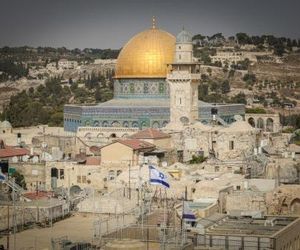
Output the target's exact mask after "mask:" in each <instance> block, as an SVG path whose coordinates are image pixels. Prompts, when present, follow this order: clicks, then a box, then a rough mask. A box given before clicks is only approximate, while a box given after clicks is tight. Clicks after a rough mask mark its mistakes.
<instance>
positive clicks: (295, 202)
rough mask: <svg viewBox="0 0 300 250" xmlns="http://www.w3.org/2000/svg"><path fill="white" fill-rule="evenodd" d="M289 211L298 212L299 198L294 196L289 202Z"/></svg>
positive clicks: (299, 206) (299, 212)
mask: <svg viewBox="0 0 300 250" xmlns="http://www.w3.org/2000/svg"><path fill="white" fill-rule="evenodd" d="M290 210H291V213H293V214H300V199H299V198H296V199H294V200H293V201H292V202H291V205H290Z"/></svg>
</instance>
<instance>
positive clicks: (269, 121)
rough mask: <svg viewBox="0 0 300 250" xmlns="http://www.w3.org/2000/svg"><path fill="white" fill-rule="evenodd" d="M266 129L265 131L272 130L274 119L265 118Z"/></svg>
mask: <svg viewBox="0 0 300 250" xmlns="http://www.w3.org/2000/svg"><path fill="white" fill-rule="evenodd" d="M266 131H267V132H273V131H274V120H273V119H272V118H267V120H266Z"/></svg>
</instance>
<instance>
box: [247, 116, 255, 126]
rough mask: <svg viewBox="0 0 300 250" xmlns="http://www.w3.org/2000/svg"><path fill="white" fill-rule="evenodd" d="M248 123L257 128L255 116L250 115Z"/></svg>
mask: <svg viewBox="0 0 300 250" xmlns="http://www.w3.org/2000/svg"><path fill="white" fill-rule="evenodd" d="M248 123H249V124H250V125H251V126H252V127H253V128H255V120H254V118H253V117H250V118H249V119H248Z"/></svg>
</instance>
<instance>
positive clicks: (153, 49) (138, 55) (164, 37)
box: [115, 23, 175, 78]
mask: <svg viewBox="0 0 300 250" xmlns="http://www.w3.org/2000/svg"><path fill="white" fill-rule="evenodd" d="M174 51H175V37H174V36H173V35H171V34H170V33H168V32H166V31H163V30H160V29H157V28H156V27H155V23H153V27H152V28H151V29H148V30H145V31H143V32H140V33H138V34H137V35H135V36H134V37H133V38H131V39H130V40H129V41H128V42H127V44H126V45H125V46H124V47H123V49H122V50H121V52H120V54H119V56H118V60H117V65H116V75H115V77H116V78H166V75H167V64H168V63H172V62H173V57H174Z"/></svg>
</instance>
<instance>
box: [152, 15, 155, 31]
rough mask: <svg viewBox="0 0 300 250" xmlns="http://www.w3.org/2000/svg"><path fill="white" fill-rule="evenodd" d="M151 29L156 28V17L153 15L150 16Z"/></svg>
mask: <svg viewBox="0 0 300 250" xmlns="http://www.w3.org/2000/svg"><path fill="white" fill-rule="evenodd" d="M152 29H156V18H155V16H153V17H152Z"/></svg>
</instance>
